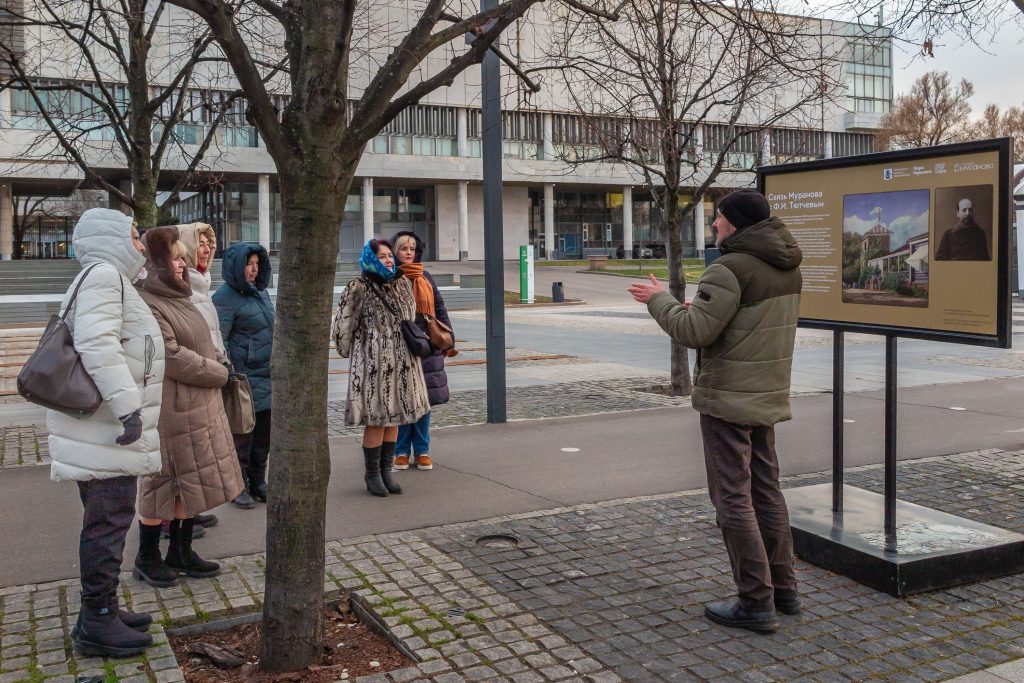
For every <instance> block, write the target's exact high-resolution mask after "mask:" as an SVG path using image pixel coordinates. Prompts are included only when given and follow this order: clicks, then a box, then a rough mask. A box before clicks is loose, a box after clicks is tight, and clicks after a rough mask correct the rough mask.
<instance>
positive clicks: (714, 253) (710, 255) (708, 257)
mask: <svg viewBox="0 0 1024 683" xmlns="http://www.w3.org/2000/svg"><path fill="white" fill-rule="evenodd" d="M721 255H722V250H721V249H719V248H718V247H706V248H705V249H704V267H705V268H707V267H708V266H710V265H711V264H712V263H714V262H715V261H717V260H718V257H719V256H721Z"/></svg>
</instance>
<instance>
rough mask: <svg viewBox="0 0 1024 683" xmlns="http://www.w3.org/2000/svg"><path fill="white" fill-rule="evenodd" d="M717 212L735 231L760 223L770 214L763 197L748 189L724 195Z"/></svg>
mask: <svg viewBox="0 0 1024 683" xmlns="http://www.w3.org/2000/svg"><path fill="white" fill-rule="evenodd" d="M718 210H719V211H721V212H722V215H723V216H725V217H726V219H728V221H729V222H730V223H732V224H733V227H735V228H736V229H737V230H742V229H743V228H749V227H750V226H751V225H754V224H755V223H760V222H761V221H763V220H764V219H766V218H768V216H769V215H770V213H771V210H770V209H769V207H768V200H767V199H765V198H764V195H763V194H761V193H760V192H758V191H757V190H750V189H742V190H736V191H735V192H730V193H729V194H727V195H725V197H723V198H722V199H721V200H720V201H719V202H718Z"/></svg>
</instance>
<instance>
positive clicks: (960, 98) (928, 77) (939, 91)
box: [877, 71, 974, 149]
mask: <svg viewBox="0 0 1024 683" xmlns="http://www.w3.org/2000/svg"><path fill="white" fill-rule="evenodd" d="M972 95H974V85H973V84H972V83H971V82H970V81H968V80H967V79H966V78H964V79H961V80H960V83H958V84H956V85H954V84H953V81H952V79H951V78H950V76H949V73H948V72H945V71H929V72H928V73H926V74H924V75H923V76H921V77H920V78H918V79H917V80H916V81H914V84H913V85H912V86H911V87H910V91H909V92H908V93H907V94H905V95H900V96H898V97H897V98H896V101H895V102H894V103H893V107H892V111H890V112H889V113H888V114H886V115H885V116H884V117H882V123H881V126H880V128H879V134H878V137H877V141H878V145H879V149H908V148H914V147H930V146H932V145H938V144H942V143H944V142H956V141H959V140H965V139H967V138H968V137H970V136H971V131H972V127H973V125H972V122H971V103H970V99H971V96H972Z"/></svg>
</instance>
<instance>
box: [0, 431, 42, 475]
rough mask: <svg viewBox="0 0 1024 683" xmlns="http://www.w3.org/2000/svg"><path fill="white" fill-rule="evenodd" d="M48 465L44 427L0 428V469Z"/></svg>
mask: <svg viewBox="0 0 1024 683" xmlns="http://www.w3.org/2000/svg"><path fill="white" fill-rule="evenodd" d="M49 463H50V445H49V443H48V442H47V440H46V428H45V426H40V425H21V426H17V427H0V469H7V468H12V467H28V466H30V465H48V464H49Z"/></svg>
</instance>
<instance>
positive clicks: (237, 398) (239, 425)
mask: <svg viewBox="0 0 1024 683" xmlns="http://www.w3.org/2000/svg"><path fill="white" fill-rule="evenodd" d="M221 396H222V397H223V398H224V412H225V413H226V414H227V416H228V424H229V425H231V433H232V434H248V433H249V432H251V431H252V430H253V428H254V427H255V426H256V412H255V409H254V407H253V402H252V387H250V386H249V378H248V377H246V376H245V375H240V374H238V373H235V374H233V375H231V376H230V377H229V378H228V383H227V384H225V385H224V386H223V387H222V388H221Z"/></svg>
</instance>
